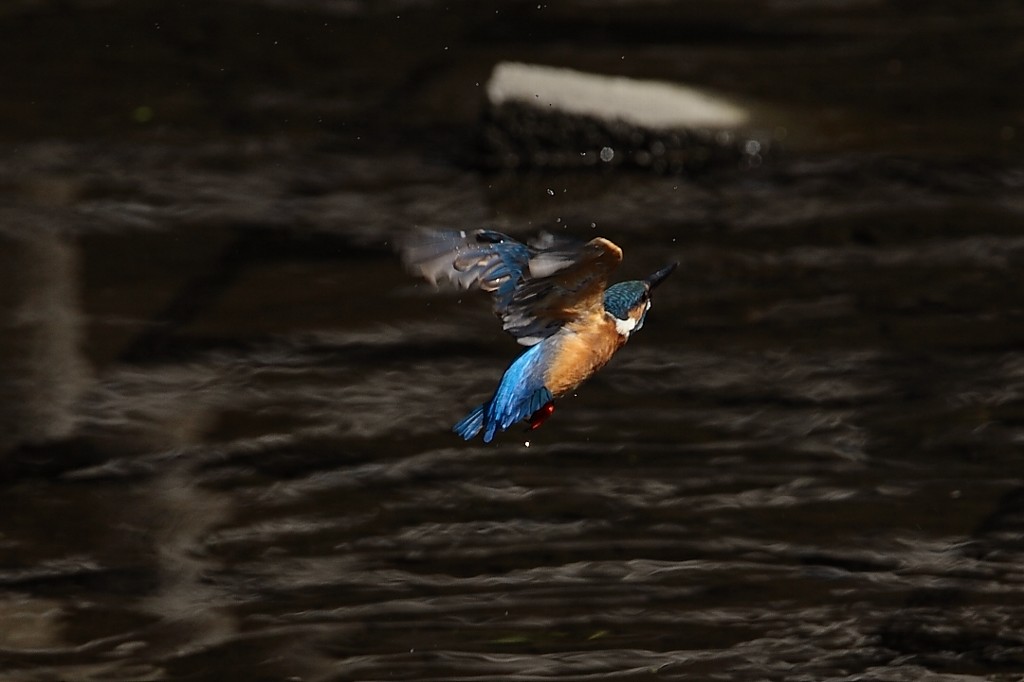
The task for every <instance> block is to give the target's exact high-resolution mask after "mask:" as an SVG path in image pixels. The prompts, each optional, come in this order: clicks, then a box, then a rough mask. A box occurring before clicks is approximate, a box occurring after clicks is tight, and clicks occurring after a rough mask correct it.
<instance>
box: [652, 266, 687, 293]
mask: <svg viewBox="0 0 1024 682" xmlns="http://www.w3.org/2000/svg"><path fill="white" fill-rule="evenodd" d="M677 267H679V263H678V262H676V263H672V264H671V265H666V266H665V267H663V268H662V269H661V270H658V271H657V272H656V273H654V274H653V275H651V276H650V277H648V278H647V279H646V280H644V281H645V282H647V286H648V288H649V289H650V290H651V291H654V287H656V286H658V285H659V284H661V283H662V282H664V281H665V280H666V279H667V278H668V276H669V275H671V274H672V271H673V270H675V269H676V268H677Z"/></svg>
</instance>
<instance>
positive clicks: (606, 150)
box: [601, 147, 615, 163]
mask: <svg viewBox="0 0 1024 682" xmlns="http://www.w3.org/2000/svg"><path fill="white" fill-rule="evenodd" d="M614 158H615V150H614V149H612V148H611V147H601V160H602V161H604V162H605V163H608V162H609V161H611V160H612V159H614Z"/></svg>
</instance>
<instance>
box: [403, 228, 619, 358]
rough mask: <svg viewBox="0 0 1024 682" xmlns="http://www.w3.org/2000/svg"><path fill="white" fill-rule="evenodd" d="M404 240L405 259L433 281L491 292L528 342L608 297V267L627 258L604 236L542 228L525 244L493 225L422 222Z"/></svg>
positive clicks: (508, 324) (509, 325) (510, 328)
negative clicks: (445, 226)
mask: <svg viewBox="0 0 1024 682" xmlns="http://www.w3.org/2000/svg"><path fill="white" fill-rule="evenodd" d="M399 248H400V250H401V252H402V257H403V259H404V261H405V263H406V265H407V266H408V267H409V268H410V269H411V270H413V271H414V272H416V273H418V274H420V275H422V276H423V277H425V278H426V279H428V280H429V281H430V282H431V283H434V284H436V283H437V282H438V281H448V282H451V283H452V284H454V285H456V286H458V287H461V288H463V289H480V290H482V291H486V292H488V293H490V294H491V295H492V297H493V299H494V311H495V313H497V314H498V315H499V316H500V317H501V318H502V322H503V327H504V329H505V331H507V332H509V333H510V334H512V335H513V336H514V337H515V338H516V340H518V341H519V343H521V344H523V345H524V346H532V345H534V344H536V343H538V342H540V341H542V340H543V339H545V338H547V337H549V336H551V335H552V334H554V333H555V332H556V331H558V330H559V329H560V328H561V327H562V326H563V325H564V324H565V323H566V322H567V321H569V320H571V319H573V318H574V317H577V316H579V315H580V314H582V313H583V312H588V311H590V310H593V309H595V308H596V307H597V306H601V305H603V295H604V289H605V288H606V285H607V282H608V275H609V274H610V273H611V271H612V270H614V269H615V267H616V266H617V265H618V264H619V262H620V261H621V260H622V251H621V250H620V249H619V247H617V246H615V244H612V243H611V242H610V241H608V240H607V239H603V238H597V239H592V240H591V241H589V242H587V243H583V242H579V241H576V240H571V239H565V238H556V237H553V236H551V235H542V236H541V237H540V238H538V239H537V240H535V241H533V242H531V243H530V245H529V246H527V245H525V244H523V243H521V242H518V241H516V240H515V239H512V238H511V237H509V236H508V235H505V234H502V233H500V232H494V231H491V230H475V231H472V232H466V231H459V230H445V231H425V230H421V231H418V232H415V233H412V234H411V235H409V236H407V237H406V238H404V239H403V240H402V241H401V243H400V244H399Z"/></svg>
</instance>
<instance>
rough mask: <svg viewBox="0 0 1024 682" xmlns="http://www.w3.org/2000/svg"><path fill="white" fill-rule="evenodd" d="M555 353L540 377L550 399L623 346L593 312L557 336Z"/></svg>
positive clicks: (622, 340) (606, 318)
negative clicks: (559, 336) (542, 376)
mask: <svg viewBox="0 0 1024 682" xmlns="http://www.w3.org/2000/svg"><path fill="white" fill-rule="evenodd" d="M559 334H560V335H561V338H560V339H559V344H558V349H557V351H556V353H555V356H554V358H553V359H552V361H551V364H550V366H549V367H548V370H547V372H546V373H545V375H544V384H545V386H547V388H548V390H549V391H551V394H552V395H553V396H554V397H556V398H557V397H559V396H562V395H565V394H566V393H568V392H569V391H571V390H573V389H574V388H576V387H577V386H579V385H580V384H581V383H582V382H583V381H584V380H586V379H587V378H589V377H590V376H591V375H592V374H594V372H596V371H597V370H599V369H601V368H602V367H604V366H605V365H606V364H607V363H608V361H609V360H611V358H612V356H613V355H615V351H617V350H618V349H619V348H621V347H622V344H624V343H625V342H626V340H625V338H624V337H622V336H621V335H620V334H619V333H618V332H617V331H616V330H615V323H614V322H612V320H611V318H610V317H609V316H608V315H607V314H606V313H605V312H604V311H601V312H595V313H593V314H592V315H590V316H588V317H586V318H584V319H583V320H581V321H579V322H577V323H575V324H572V325H567V326H566V327H564V328H563V329H562V331H561V332H559Z"/></svg>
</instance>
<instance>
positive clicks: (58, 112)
mask: <svg viewBox="0 0 1024 682" xmlns="http://www.w3.org/2000/svg"><path fill="white" fill-rule="evenodd" d="M66 4H67V5H68V7H69V8H70V10H72V14H73V15H74V18H75V20H76V21H77V22H79V24H80V26H81V33H80V35H81V36H83V37H84V39H85V40H84V42H74V41H69V42H68V43H67V44H66V45H57V44H55V47H54V48H53V49H52V50H51V51H47V52H46V54H44V55H43V56H41V57H40V58H39V60H37V61H36V62H34V63H32V64H31V65H30V66H29V67H26V68H27V69H28V71H27V72H26V73H24V74H22V73H19V74H13V73H9V74H8V75H11V76H12V79H11V80H10V82H11V83H12V84H13V85H12V95H11V96H10V97H9V98H7V101H6V103H5V104H4V105H3V106H2V107H0V109H2V112H0V116H2V119H3V120H4V121H5V122H7V123H9V124H10V125H9V126H7V129H8V130H10V131H13V132H12V133H10V135H15V136H18V135H20V137H19V139H17V140H15V141H11V137H9V136H8V137H7V139H8V142H6V143H4V147H3V148H4V152H3V155H2V156H0V164H2V166H3V167H2V169H0V178H2V179H0V189H2V191H3V193H4V197H5V198H4V203H3V205H2V206H0V325H2V328H3V333H2V334H0V403H2V410H0V453H2V454H0V481H2V483H0V485H2V488H3V498H4V510H5V513H4V514H3V515H2V519H0V548H2V552H0V671H2V672H3V676H4V677H5V678H11V679H27V680H48V679H182V680H188V679H234V678H245V679H254V678H255V679H310V680H349V679H353V680H354V679H359V680H373V679H435V680H450V679H508V680H539V679H549V678H556V677H557V678H559V679H579V680H582V679H587V680H594V679H609V680H610V679H615V680H629V679H635V680H645V679H660V678H666V679H672V678H682V679H695V680H704V679H780V680H781V679H786V680H822V679H836V680H840V679H842V680H853V679H885V680H919V679H950V680H952V679H957V680H961V679H986V680H1012V679H1018V678H1019V676H1020V675H1021V674H1022V673H1024V635H1022V634H1021V633H1024V609H1022V608H1021V592H1022V585H1024V573H1022V569H1021V566H1024V562H1022V559H1024V557H1022V551H1024V547H1022V542H1021V538H1024V508H1022V499H1024V492H1022V491H1024V483H1022V480H1024V477H1022V471H1024V469H1022V468H1021V465H1020V446H1021V441H1022V438H1024V432H1022V425H1024V401H1022V395H1024V356H1022V355H1021V350H1020V349H1021V340H1022V332H1024V324H1022V310H1021V300H1020V293H1019V292H1020V291H1022V290H1024V286H1022V285H1024V282H1022V274H1021V273H1022V272H1024V269H1022V268H1021V265H1022V264H1024V202H1022V201H1021V199H1020V197H1021V189H1022V186H1024V170H1022V168H1021V167H1020V164H1019V162H1018V160H1017V156H1016V154H1018V153H1019V140H1018V138H1017V135H1018V132H1017V129H1016V126H1017V123H1015V121H1016V122H1019V120H1020V112H1021V101H1020V99H1021V95H1020V93H1019V92H1016V91H1014V92H1008V91H1007V90H1006V89H1005V88H1004V87H1003V86H1004V85H1005V83H1003V81H1001V80H1000V78H1001V77H1002V76H1001V74H1002V75H1005V74H1006V70H1007V68H1008V67H1007V66H1006V64H1007V63H1009V62H1012V61H1013V55H1015V54H1017V52H1016V51H1015V50H1017V48H1019V38H1016V37H1014V36H1013V35H1011V33H1012V31H1011V30H1010V29H1011V28H1013V27H1019V25H1020V23H1021V21H1022V19H1024V16H1022V15H1021V13H1020V11H1019V10H1018V9H1016V8H1014V7H1012V6H1009V5H1005V6H1002V5H1001V6H999V7H995V6H994V7H993V8H992V9H987V10H985V11H978V12H977V13H975V14H974V15H973V16H972V17H971V18H970V20H969V21H967V20H966V19H964V20H963V21H967V24H969V25H966V26H965V25H963V23H962V22H961V21H960V18H959V17H956V16H955V13H954V10H951V9H948V8H947V7H946V6H945V5H944V4H939V5H934V6H929V8H928V11H922V12H921V13H920V15H919V16H915V21H916V26H917V31H910V30H909V28H907V27H906V26H904V25H903V24H904V23H906V17H905V16H903V13H904V12H906V10H904V9H899V8H894V7H889V6H886V5H877V4H875V3H843V4H841V6H831V5H830V6H825V5H822V6H812V5H808V4H807V3H787V2H782V3H757V4H756V6H753V7H752V8H751V9H750V12H751V13H752V14H751V16H748V17H747V18H745V19H742V18H738V16H739V15H734V14H732V13H730V12H729V11H728V7H727V6H725V5H723V7H726V9H708V10H707V13H705V14H701V13H700V11H698V9H696V8H691V7H680V8H675V9H672V8H669V7H668V6H667V5H663V4H659V3H655V4H653V5H648V4H646V3H627V4H625V5H621V6H620V5H619V4H616V3H604V4H601V3H598V5H600V6H595V7H591V6H590V4H588V5H587V7H583V6H581V5H579V4H577V3H570V4H569V5H566V6H565V7H560V8H547V7H546V6H545V7H543V8H541V10H536V9H534V7H533V6H526V5H521V4H519V3H507V4H498V5H495V8H496V9H498V10H499V13H498V17H499V18H498V19H495V18H494V17H493V15H492V14H491V12H493V9H491V8H487V9H486V11H485V10H484V9H481V8H480V7H477V6H475V5H474V6H472V7H470V6H468V5H459V6H458V7H455V8H453V11H446V10H445V9H444V8H442V7H440V6H434V5H433V4H432V3H423V4H420V5H414V6H407V5H406V4H405V3H385V4H384V5H382V6H379V7H378V6H373V7H371V6H369V5H367V4H364V3H359V2H352V3H319V2H315V1H314V2H307V3H303V4H302V6H301V8H297V9H293V8H287V7H285V6H283V5H279V4H276V3H241V4H239V3H214V4H212V5H210V6H209V7H207V8H205V9H202V10H196V13H195V15H194V16H193V15H190V14H189V12H188V11H185V10H182V9H181V8H172V7H171V6H170V5H165V4H161V3H139V4H136V5H132V6H131V7H128V6H127V5H125V4H124V3H119V2H110V3H77V2H73V3H66ZM457 4H458V3H457ZM634 5H635V6H634ZM545 8H546V9H545ZM455 9H458V11H454V10H455ZM733 9H735V8H733ZM627 10H628V16H626V15H627ZM701 11H703V10H701ZM501 12H506V13H507V14H508V17H509V18H508V21H507V22H503V21H502V20H501V16H502V14H501ZM69 16H70V15H69ZM48 19H54V22H55V23H53V24H52V26H53V27H54V30H55V31H56V35H65V34H66V33H67V32H68V31H70V30H71V29H70V25H69V24H67V23H66V22H68V21H70V19H69V18H67V17H64V16H63V15H61V17H56V15H55V10H53V9H51V8H50V7H49V6H48V5H47V4H46V3H32V2H24V3H18V4H17V6H16V7H15V6H12V8H11V9H7V10H3V12H2V14H0V34H2V35H3V36H5V40H3V41H0V45H2V46H3V47H0V50H2V51H3V54H4V55H5V59H3V60H0V62H2V63H3V64H6V65H7V66H4V67H2V68H3V69H5V70H7V71H8V72H9V71H10V69H11V68H12V67H11V64H13V63H26V60H24V59H21V60H20V62H18V61H12V60H15V59H16V58H18V57H19V55H22V53H24V52H25V51H26V50H28V47H27V45H37V44H39V43H38V40H37V39H38V37H39V35H40V31H42V30H43V28H42V27H44V26H46V25H47V24H46V20H48ZM115 19H116V20H117V21H114V20H115ZM406 20H408V21H406ZM428 20H433V21H435V24H433V25H434V26H435V27H436V32H435V33H434V34H433V35H424V32H423V31H422V26H423V25H424V24H423V22H425V21H428ZM119 22H120V23H119ZM232 22H234V23H232ZM617 22H619V23H617ZM673 22H674V23H673ZM229 25H230V26H233V27H234V31H227V30H226V29H227V27H228V26H229ZM673 25H678V26H680V31H679V32H676V31H673V30H672V26H673ZM117 26H121V27H122V28H120V29H118V28H115V27H117ZM417 26H418V27H419V28H417ZM650 26H658V27H659V29H658V31H656V32H654V33H645V31H646V30H647V28H649V27H650ZM132 27H134V28H135V29H139V30H141V28H142V27H146V30H147V31H148V32H149V33H147V34H145V35H147V36H149V37H147V38H138V39H135V38H132V39H131V40H129V38H128V36H129V35H130V34H131V31H129V30H128V28H132ZM573 27H579V28H580V32H579V40H578V41H575V42H574V41H573V40H572V39H570V38H564V36H565V35H566V34H572V33H573V30H572V29H573ZM618 27H621V28H622V32H621V35H620V32H619V30H618ZM993 27H1000V28H998V29H997V28H993ZM275 29H276V33H275ZM987 29H992V30H991V31H988V32H986V30H987ZM972 31H976V32H972ZM645 35H648V36H651V37H650V39H647V38H643V39H641V38H640V37H639V36H645ZM972 36H973V37H972ZM303 37H304V38H306V39H307V40H305V41H303V40H300V38H303ZM940 38H941V39H942V40H945V41H946V43H942V41H941V40H939V41H938V42H936V41H937V40H938V39H940ZM275 40H276V41H278V47H280V48H281V54H280V55H279V57H278V58H272V57H271V56H268V54H269V53H268V51H269V50H271V49H272V47H273V46H272V43H273V41H275ZM100 44H102V45H104V46H106V45H107V44H109V45H110V47H109V48H107V47H104V48H103V50H106V49H109V50H111V52H109V53H106V52H103V51H102V50H99V48H97V47H96V46H97V45H100ZM940 44H949V45H951V46H953V47H956V48H958V49H959V51H958V50H954V49H953V48H952V47H951V48H950V49H949V50H939V49H938V48H937V47H934V46H936V45H940ZM90 45H91V46H90ZM446 45H447V46H448V47H449V48H451V49H449V50H447V51H445V50H444V49H443V48H444V47H445V46H446ZM204 46H219V47H218V49H217V50H213V51H209V52H204V51H203V47H204ZM930 46H932V47H930ZM571 48H572V49H571ZM575 48H578V50H576V51H573V50H574V49H575ZM97 50H99V51H98V52H97ZM360 50H365V53H361V52H360ZM453 52H454V53H458V56H457V57H456V56H452V54H451V53H453ZM265 53H268V54H265ZM954 53H955V54H960V55H962V58H963V60H964V63H965V64H966V65H967V66H970V65H975V66H986V65H987V66H988V67H991V68H989V69H988V70H987V71H984V72H983V73H982V75H979V76H978V78H977V79H972V78H968V76H967V72H966V71H964V70H963V69H967V66H960V65H958V64H947V61H946V60H948V59H949V56H948V55H950V54H954ZM98 54H106V55H107V56H105V57H100V56H94V55H98ZM392 54H393V58H391V59H390V60H385V56H387V55H392ZM86 55H87V56H88V58H85V56H86ZM527 58H529V59H532V60H535V61H537V62H546V63H555V64H566V63H572V64H573V65H578V66H580V67H581V68H584V67H585V68H588V69H591V70H594V71H605V72H609V73H625V74H627V75H637V76H640V77H660V78H666V79H671V80H681V81H689V82H697V83H699V84H701V85H706V86H708V87H716V88H719V89H723V90H737V91H740V92H743V93H745V94H747V95H748V96H750V97H752V98H756V97H759V98H763V99H766V100H772V101H773V102H774V104H773V106H774V107H775V108H776V109H778V110H779V111H783V112H789V115H791V116H792V117H793V121H794V122H795V121H799V120H810V119H814V123H815V129H814V130H813V131H810V130H809V131H802V130H797V129H796V127H797V125H798V124H796V123H794V124H792V125H793V128H794V129H793V130H792V131H787V135H788V136H789V137H788V140H789V142H788V145H789V149H788V151H787V152H786V153H783V154H781V155H780V156H779V157H778V158H776V159H772V160H771V163H766V164H764V165H763V166H761V167H759V168H731V167H726V168H716V169H712V170H710V171H709V172H708V173H707V174H706V175H701V176H699V177H683V176H679V175H672V174H645V173H643V172H635V171H634V172H606V173H602V172H587V171H579V170H565V171H554V170H551V171H545V172H539V171H538V172H529V173H515V174H505V175H501V174H493V173H485V172H481V171H480V170H478V169H476V168H474V167H472V165H471V164H470V165H467V164H466V159H467V158H472V149H473V144H474V139H473V136H474V130H475V128H474V125H475V122H476V121H477V120H478V115H479V105H480V99H479V96H480V94H479V89H478V87H477V86H475V85H474V84H475V83H477V82H479V81H482V80H483V79H485V78H486V76H487V73H488V71H489V69H490V67H491V66H493V64H494V63H495V62H496V61H498V60H501V59H527ZM839 58H841V59H839ZM837 59H839V61H836V60H837ZM76 60H77V61H76ZM57 64H62V65H63V64H78V65H77V66H76V67H75V68H76V69H78V70H79V72H80V75H81V76H82V77H87V76H91V75H95V74H96V73H99V72H102V71H104V70H106V72H108V75H107V78H106V79H93V80H92V81H91V82H93V83H94V84H95V87H96V88H98V90H97V92H99V93H106V94H107V95H108V98H107V99H105V100H104V99H103V98H101V97H98V96H97V97H96V98H84V99H83V102H82V104H81V105H80V106H78V105H74V104H71V103H69V102H70V100H60V101H58V98H57V97H56V96H55V95H52V94H51V95H46V94H45V93H41V92H40V91H39V90H38V88H39V85H38V84H39V83H41V82H46V77H47V76H49V75H53V76H54V78H55V79H56V80H53V81H50V82H51V83H53V84H55V85H59V84H64V85H66V86H67V87H69V88H70V87H71V84H70V83H68V82H67V79H68V78H70V75H69V74H70V72H66V71H64V70H60V69H58V68H57ZM246 64H250V65H251V66H252V70H251V71H246V70H244V69H242V68H241V67H243V66H245V65H246ZM946 66H948V69H946V70H942V69H941V68H940V67H946ZM257 67H259V68H257ZM147 69H151V70H152V74H154V77H153V79H152V81H151V82H150V81H147V82H146V84H145V85H144V86H143V85H140V81H139V79H141V78H142V76H143V75H144V74H146V73H150V71H147ZM219 69H227V72H226V73H227V75H225V76H219V75H218V74H219V73H220V71H219ZM260 69H262V71H260ZM58 72H59V78H58V75H57V74H58ZM780 72H783V73H788V74H790V77H789V78H787V79H784V80H785V82H780V81H779V78H778V74H779V73H780ZM937 73H942V74H944V76H945V77H946V78H945V80H943V79H940V78H938V77H937V76H936V74H937ZM157 74H159V75H161V76H162V77H163V78H162V79H158V78H156V77H155V75H157ZM116 76H122V77H123V84H122V85H123V86H124V87H123V89H119V86H118V85H117V84H116V83H115V82H114V81H115V80H116V78H115V77H116ZM219 78H224V79H226V81H225V83H224V87H225V90H224V91H223V92H221V91H220V90H218V83H219V82H220V81H219V80H218V79H219ZM159 83H166V84H168V85H166V86H159ZM876 91H877V92H881V93H883V94H884V95H886V96H885V97H876V96H875V94H876ZM467 93H472V94H467ZM951 95H957V96H959V99H956V102H955V104H950V106H949V108H948V110H946V109H943V110H942V111H941V112H940V113H938V114H936V115H935V116H934V117H924V116H922V115H921V113H922V112H921V110H922V108H928V107H934V106H935V102H936V101H939V100H941V101H948V100H942V97H946V96H951ZM937 98H938V99H937ZM101 100H102V101H106V102H107V104H106V105H104V104H103V103H102V101H101ZM400 104H405V105H407V106H405V107H400V106H398V105H400ZM926 104H927V105H928V107H926V106H925V105H926ZM108 105H109V106H108ZM114 111H116V112H118V113H117V114H116V115H115V114H114V113H111V112H114ZM928 111H931V109H928ZM147 112H148V113H147ZM814 112H816V115H812V113H814ZM146 116H153V118H152V120H149V119H146ZM118 117H120V118H118ZM143 119H146V120H143ZM129 121H130V123H129ZM879 122H881V123H879ZM65 124H66V126H65ZM5 125H6V124H5ZM126 125H129V126H130V128H131V129H130V130H129V131H127V132H125V131H124V130H123V129H124V127H125V126H126ZM19 126H20V127H19ZM776 132H778V131H776ZM959 133H962V136H958V134H959ZM802 135H803V136H804V138H805V139H802V140H798V139H797V138H800V137H801V136H802ZM548 190H552V191H551V192H549V191H548ZM410 225H425V226H452V225H455V226H476V225H488V226H492V227H496V228H497V229H502V230H508V231H512V232H515V233H516V234H528V233H530V232H532V231H535V230H538V229H541V228H546V229H550V230H564V231H566V232H569V233H573V234H579V235H584V236H585V235H589V234H603V235H605V236H608V237H610V238H612V239H614V240H615V241H616V242H617V243H619V244H621V245H622V246H623V249H624V251H625V253H626V260H625V262H624V264H623V266H622V269H623V273H624V276H626V277H628V276H635V275H639V274H646V273H648V272H650V271H653V269H654V268H656V267H657V266H659V265H660V264H662V263H663V262H664V260H665V258H666V255H671V256H673V257H678V258H679V259H680V260H681V261H682V267H681V268H680V270H679V271H678V272H677V273H676V274H675V275H674V276H673V280H671V285H666V286H665V287H663V288H662V289H659V292H658V294H659V296H658V298H657V299H656V301H655V306H654V308H653V310H652V312H651V314H650V316H649V318H648V323H647V324H646V326H645V328H644V330H643V332H642V333H641V334H639V335H637V337H636V338H635V339H634V340H632V341H630V343H629V345H628V347H627V348H625V349H624V350H623V351H622V353H621V354H620V355H619V356H618V357H617V358H616V359H615V360H614V361H613V363H612V364H611V365H609V367H607V368H606V369H605V370H604V371H603V372H602V373H601V374H599V375H598V376H597V377H595V378H594V379H592V380H591V381H590V382H589V383H587V384H586V385H585V386H584V387H582V388H581V389H580V391H579V394H578V396H576V397H573V398H571V399H567V400H565V401H563V402H562V403H560V406H559V410H558V411H557V412H556V414H555V416H554V417H553V418H552V419H551V421H549V422H548V423H547V424H546V425H545V426H544V428H543V429H541V430H539V431H536V432H533V433H530V434H524V433H520V432H517V431H514V430H513V431H511V432H509V433H508V434H506V435H505V436H504V437H501V438H499V439H498V441H497V442H496V443H494V444H491V445H489V446H484V445H482V444H481V443H479V442H473V443H462V442H461V441H459V440H457V439H456V438H455V437H454V436H452V434H451V433H450V432H449V431H448V429H449V427H450V424H451V423H453V422H454V421H455V420H456V419H458V418H459V417H460V416H462V414H463V413H464V412H465V411H466V410H467V409H468V408H469V407H470V406H472V405H474V404H476V402H477V401H478V400H480V399H482V398H483V397H485V396H486V394H487V393H488V391H489V390H491V388H492V387H493V385H494V382H495V381H496V379H497V378H498V376H499V375H500V371H501V369H502V368H503V367H504V366H505V364H506V363H507V362H509V360H510V359H511V358H512V356H513V355H514V353H515V352H516V349H515V346H514V344H513V343H512V342H511V341H510V340H509V339H507V338H505V337H503V336H502V335H501V334H500V332H499V330H498V329H496V325H495V324H494V321H493V319H492V318H491V316H490V314H489V312H488V311H487V309H486V305H485V304H484V302H482V301H480V300H478V299H476V298H475V297H473V296H469V295H460V294H437V293H435V292H433V291H432V290H431V289H430V287H429V286H427V285H424V284H421V283H418V282H416V281H414V280H413V279H412V278H410V277H409V276H407V275H406V274H405V273H403V272H402V270H401V267H400V265H399V264H398V262H397V260H396V259H395V257H394V255H393V254H392V252H391V246H390V239H391V236H392V235H394V234H395V232H396V231H398V230H401V229H404V228H407V227H408V226H410Z"/></svg>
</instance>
